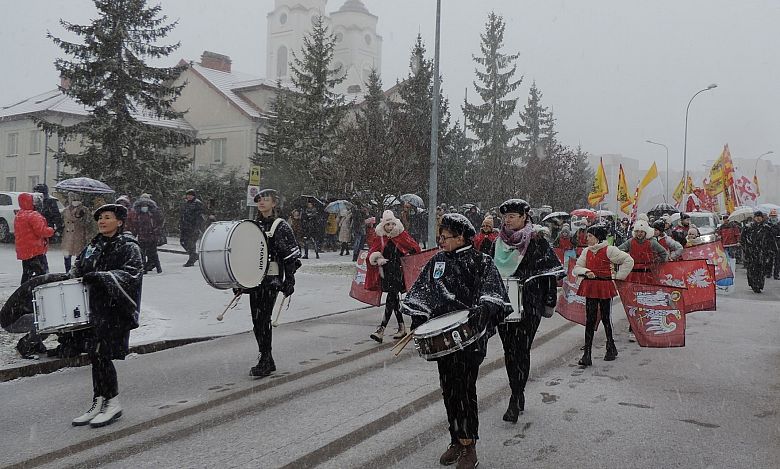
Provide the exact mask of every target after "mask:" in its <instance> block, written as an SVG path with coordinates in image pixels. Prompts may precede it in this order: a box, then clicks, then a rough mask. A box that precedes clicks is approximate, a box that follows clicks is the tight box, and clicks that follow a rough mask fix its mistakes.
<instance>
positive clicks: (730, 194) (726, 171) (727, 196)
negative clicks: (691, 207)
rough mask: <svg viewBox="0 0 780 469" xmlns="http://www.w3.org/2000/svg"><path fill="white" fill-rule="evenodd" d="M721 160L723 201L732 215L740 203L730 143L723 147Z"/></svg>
mask: <svg viewBox="0 0 780 469" xmlns="http://www.w3.org/2000/svg"><path fill="white" fill-rule="evenodd" d="M721 158H722V159H723V200H724V202H725V203H726V212H728V213H731V212H733V211H734V209H735V208H737V205H739V203H738V202H737V190H736V187H735V186H734V162H733V161H732V160H731V152H730V151H729V145H728V143H727V144H726V145H725V146H724V147H723V153H722V154H721Z"/></svg>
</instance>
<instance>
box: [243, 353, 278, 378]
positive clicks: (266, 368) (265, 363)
mask: <svg viewBox="0 0 780 469" xmlns="http://www.w3.org/2000/svg"><path fill="white" fill-rule="evenodd" d="M274 371H276V364H275V363H274V359H273V357H272V356H271V354H270V353H261V354H260V356H259V357H258V358H257V365H255V366H253V367H252V368H251V369H250V370H249V375H250V376H254V377H256V378H265V377H266V376H268V375H270V374H271V373H273V372H274Z"/></svg>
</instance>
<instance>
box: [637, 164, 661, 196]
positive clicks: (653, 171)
mask: <svg viewBox="0 0 780 469" xmlns="http://www.w3.org/2000/svg"><path fill="white" fill-rule="evenodd" d="M657 177H658V167H656V165H655V162H653V166H650V169H648V170H647V172H646V173H645V177H643V178H642V182H640V183H639V193H640V194H641V193H642V189H644V188H645V187H647V185H648V184H650V183H651V182H652V181H653V179H655V178H657Z"/></svg>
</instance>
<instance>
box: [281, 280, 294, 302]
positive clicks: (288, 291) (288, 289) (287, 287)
mask: <svg viewBox="0 0 780 469" xmlns="http://www.w3.org/2000/svg"><path fill="white" fill-rule="evenodd" d="M281 291H282V295H284V297H285V298H287V297H288V296H291V295H292V294H293V292H294V291H295V280H285V281H284V283H282V290H281Z"/></svg>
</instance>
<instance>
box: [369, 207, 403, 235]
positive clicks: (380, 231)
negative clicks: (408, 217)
mask: <svg viewBox="0 0 780 469" xmlns="http://www.w3.org/2000/svg"><path fill="white" fill-rule="evenodd" d="M390 222H393V223H395V228H394V229H393V230H392V231H390V232H388V231H387V230H385V228H384V227H385V224H387V223H390ZM403 230H404V224H403V223H401V220H399V219H398V218H396V216H395V214H394V213H393V211H392V210H385V211H384V212H383V213H382V219H381V220H379V224H378V225H377V227H376V230H375V231H376V234H377V235H379V236H384V235H388V236H390V237H391V238H393V237H395V236H398V235H399V234H401V232H402V231H403Z"/></svg>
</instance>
